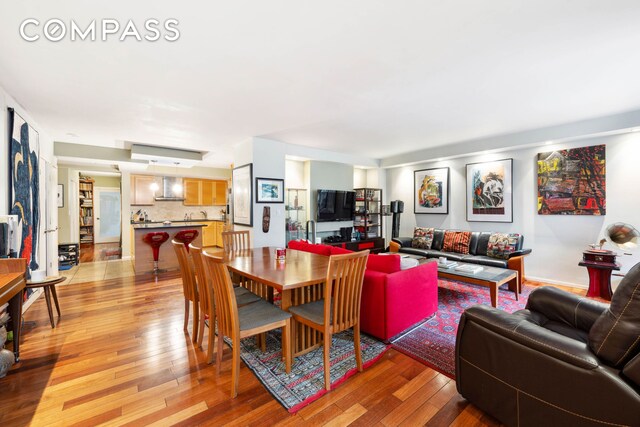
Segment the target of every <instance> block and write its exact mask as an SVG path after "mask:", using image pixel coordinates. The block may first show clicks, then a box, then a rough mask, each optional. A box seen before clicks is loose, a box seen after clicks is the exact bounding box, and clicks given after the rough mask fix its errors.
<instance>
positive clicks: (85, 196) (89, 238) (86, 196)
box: [79, 178, 93, 243]
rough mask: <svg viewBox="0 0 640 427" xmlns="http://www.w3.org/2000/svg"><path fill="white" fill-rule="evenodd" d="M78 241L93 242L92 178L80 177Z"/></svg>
mask: <svg viewBox="0 0 640 427" xmlns="http://www.w3.org/2000/svg"><path fill="white" fill-rule="evenodd" d="M79 200H80V243H93V179H91V178H80V194H79Z"/></svg>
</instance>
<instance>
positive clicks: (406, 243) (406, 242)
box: [391, 237, 413, 248]
mask: <svg viewBox="0 0 640 427" xmlns="http://www.w3.org/2000/svg"><path fill="white" fill-rule="evenodd" d="M412 240H413V237H394V238H393V239H391V241H392V242H396V243H397V244H399V245H400V247H401V248H402V247H404V248H410V247H411V241H412Z"/></svg>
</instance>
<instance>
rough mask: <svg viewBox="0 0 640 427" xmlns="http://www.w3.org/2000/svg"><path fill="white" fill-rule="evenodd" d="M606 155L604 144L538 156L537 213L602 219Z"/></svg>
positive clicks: (604, 200)
mask: <svg viewBox="0 0 640 427" xmlns="http://www.w3.org/2000/svg"><path fill="white" fill-rule="evenodd" d="M605 152H606V146H605V145H604V144H603V145H594V146H591V147H580V148H572V149H569V150H556V151H552V152H547V153H540V154H538V159H537V160H538V213H539V214H540V215H605V214H606V213H607V199H606V179H605V178H606V176H605Z"/></svg>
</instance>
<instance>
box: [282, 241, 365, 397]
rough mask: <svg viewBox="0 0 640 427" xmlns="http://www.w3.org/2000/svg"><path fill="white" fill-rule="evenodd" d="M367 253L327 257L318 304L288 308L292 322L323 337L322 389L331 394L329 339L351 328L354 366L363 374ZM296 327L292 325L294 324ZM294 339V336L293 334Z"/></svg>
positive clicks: (312, 303)
mask: <svg viewBox="0 0 640 427" xmlns="http://www.w3.org/2000/svg"><path fill="white" fill-rule="evenodd" d="M368 256H369V251H362V252H354V253H350V254H344V255H332V256H331V257H329V266H328V268H327V278H326V281H325V286H324V298H323V299H321V300H318V301H314V302H310V303H306V304H301V305H296V306H293V307H289V312H290V313H291V314H292V315H293V320H295V321H296V322H300V323H303V324H305V325H307V326H309V327H311V328H313V329H315V330H317V331H319V332H321V333H322V334H323V341H324V343H323V347H324V359H323V362H324V387H325V388H326V389H327V390H331V375H330V369H331V364H330V359H329V351H330V349H331V336H332V335H333V334H336V333H338V332H342V331H344V330H346V329H349V328H353V346H354V348H355V352H356V365H357V367H358V371H360V372H362V355H361V352H360V295H361V293H362V281H363V279H364V269H365V266H366V264H367V257H368ZM294 324H295V323H294ZM294 336H295V332H294Z"/></svg>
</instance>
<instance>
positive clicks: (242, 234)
mask: <svg viewBox="0 0 640 427" xmlns="http://www.w3.org/2000/svg"><path fill="white" fill-rule="evenodd" d="M222 247H223V249H224V251H225V252H226V253H229V252H237V251H242V250H245V249H250V248H251V235H250V234H249V230H242V231H223V232H222Z"/></svg>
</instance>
